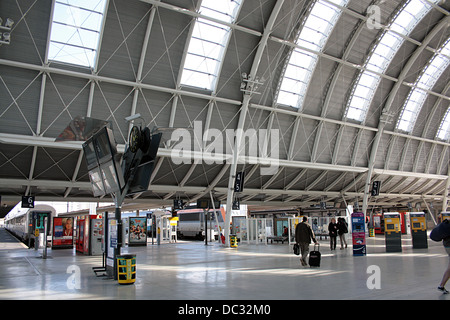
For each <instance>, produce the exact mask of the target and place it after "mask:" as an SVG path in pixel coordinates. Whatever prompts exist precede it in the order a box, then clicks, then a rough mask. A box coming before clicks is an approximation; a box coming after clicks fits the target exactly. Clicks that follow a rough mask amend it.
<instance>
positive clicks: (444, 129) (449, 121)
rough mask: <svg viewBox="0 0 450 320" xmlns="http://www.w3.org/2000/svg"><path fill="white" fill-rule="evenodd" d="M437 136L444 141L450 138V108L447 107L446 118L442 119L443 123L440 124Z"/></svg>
mask: <svg viewBox="0 0 450 320" xmlns="http://www.w3.org/2000/svg"><path fill="white" fill-rule="evenodd" d="M437 138H438V139H441V140H444V141H449V140H450V108H448V109H447V113H446V114H445V116H444V120H442V123H441V125H440V126H439V130H438V133H437Z"/></svg>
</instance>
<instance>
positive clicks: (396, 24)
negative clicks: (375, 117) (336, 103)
mask: <svg viewBox="0 0 450 320" xmlns="http://www.w3.org/2000/svg"><path fill="white" fill-rule="evenodd" d="M429 2H433V3H437V2H439V0H430V1H429ZM431 8H432V6H431V5H430V4H429V3H427V2H425V1H423V2H422V0H410V1H409V2H407V3H406V4H405V5H404V6H403V8H402V9H401V10H400V11H399V13H398V14H397V16H396V17H395V18H394V20H393V21H392V23H391V24H390V26H389V30H388V31H386V32H384V33H383V35H382V36H381V37H380V41H379V42H378V44H377V45H376V46H375V48H374V49H373V50H372V54H371V55H370V56H369V57H368V59H367V60H366V63H365V69H366V70H364V71H362V74H363V75H369V74H372V76H373V79H374V81H373V83H372V85H371V86H367V87H369V88H370V91H366V96H365V99H364V100H365V103H364V104H363V105H361V104H358V103H359V102H360V101H359V100H358V99H353V98H350V99H349V103H348V105H347V111H346V118H347V119H352V120H356V121H359V122H363V121H364V120H365V117H366V114H367V111H368V109H369V106H370V103H371V101H372V98H373V96H374V94H375V91H376V90H377V88H378V84H379V83H380V80H381V77H380V76H379V75H375V74H373V73H372V72H371V71H373V72H377V73H385V71H386V69H387V67H388V66H389V64H390V63H391V61H392V59H393V58H394V56H395V54H396V53H397V51H398V49H399V48H400V46H401V45H402V44H403V41H404V39H403V38H402V37H400V36H399V35H398V34H396V33H399V34H402V35H404V36H408V35H409V33H410V32H411V31H412V30H413V29H414V28H415V26H416V25H417V24H418V23H419V22H420V20H421V19H422V18H423V17H424V16H425V15H426V14H427V13H428V12H429V11H430V10H431ZM362 78H363V77H362V76H361V77H360V78H359V79H360V80H361V79H362ZM359 86H360V83H359V81H358V82H357V83H356V84H355V87H354V89H353V92H354V94H355V93H358V94H360V92H361V90H360V89H359ZM366 102H368V103H366ZM361 110H362V111H363V113H361Z"/></svg>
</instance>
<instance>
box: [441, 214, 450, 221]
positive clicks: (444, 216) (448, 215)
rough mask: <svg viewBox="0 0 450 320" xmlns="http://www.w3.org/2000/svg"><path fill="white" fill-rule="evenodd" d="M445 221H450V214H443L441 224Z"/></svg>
mask: <svg viewBox="0 0 450 320" xmlns="http://www.w3.org/2000/svg"><path fill="white" fill-rule="evenodd" d="M445 219H447V220H450V212H441V222H442V221H444V220H445Z"/></svg>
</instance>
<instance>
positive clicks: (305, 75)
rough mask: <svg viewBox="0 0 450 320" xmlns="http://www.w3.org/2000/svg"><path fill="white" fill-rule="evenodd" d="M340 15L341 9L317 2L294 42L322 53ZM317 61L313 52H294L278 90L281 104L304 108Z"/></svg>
mask: <svg viewBox="0 0 450 320" xmlns="http://www.w3.org/2000/svg"><path fill="white" fill-rule="evenodd" d="M330 2H333V3H335V4H337V5H340V6H345V5H347V3H348V0H332V1H330ZM341 13H342V12H341V10H340V9H339V8H338V7H335V6H333V5H331V4H329V3H327V2H325V1H317V2H316V3H315V4H314V5H313V7H312V9H311V12H310V13H309V15H308V17H307V18H306V20H305V23H304V25H303V28H302V29H301V30H300V33H299V35H298V37H297V40H296V42H295V43H296V44H297V45H299V46H301V47H304V48H306V49H310V50H313V51H317V52H320V51H322V49H323V47H324V46H325V43H326V42H327V40H328V37H329V36H330V34H331V31H332V30H333V28H334V26H335V24H336V22H337V21H338V19H339V17H340V15H341ZM318 60H319V57H318V55H317V54H314V53H311V52H310V51H306V50H302V49H299V48H295V49H294V50H292V53H291V57H290V59H289V61H288V63H287V65H286V67H285V71H284V76H283V78H282V80H281V85H280V88H279V91H278V96H277V103H278V104H281V105H287V106H292V107H295V108H299V109H300V108H301V106H302V103H303V98H304V96H305V94H306V91H307V89H308V85H309V81H310V79H311V75H312V73H313V72H314V69H315V67H316V64H317V61H318Z"/></svg>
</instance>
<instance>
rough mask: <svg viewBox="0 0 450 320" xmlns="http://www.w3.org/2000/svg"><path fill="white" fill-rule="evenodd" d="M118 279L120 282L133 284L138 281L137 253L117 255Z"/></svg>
mask: <svg viewBox="0 0 450 320" xmlns="http://www.w3.org/2000/svg"><path fill="white" fill-rule="evenodd" d="M117 280H118V281H119V284H132V283H134V282H135V281H136V255H135V254H125V255H120V256H117Z"/></svg>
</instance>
